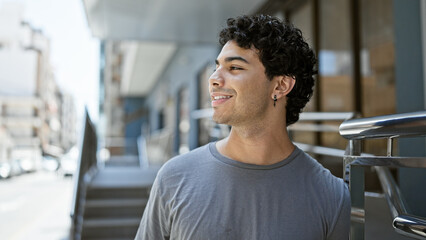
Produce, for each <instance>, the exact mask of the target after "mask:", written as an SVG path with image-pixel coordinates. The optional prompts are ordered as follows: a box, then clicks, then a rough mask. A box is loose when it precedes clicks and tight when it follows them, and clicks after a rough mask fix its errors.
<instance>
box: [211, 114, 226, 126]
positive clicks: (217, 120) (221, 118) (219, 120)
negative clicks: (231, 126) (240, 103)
mask: <svg viewBox="0 0 426 240" xmlns="http://www.w3.org/2000/svg"><path fill="white" fill-rule="evenodd" d="M213 121H214V122H215V123H217V124H227V122H228V121H227V120H226V118H225V117H224V116H222V115H220V116H218V114H216V113H215V114H213Z"/></svg>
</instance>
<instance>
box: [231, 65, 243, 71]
mask: <svg viewBox="0 0 426 240" xmlns="http://www.w3.org/2000/svg"><path fill="white" fill-rule="evenodd" d="M230 69H231V70H242V68H240V67H235V66H232V67H230Z"/></svg>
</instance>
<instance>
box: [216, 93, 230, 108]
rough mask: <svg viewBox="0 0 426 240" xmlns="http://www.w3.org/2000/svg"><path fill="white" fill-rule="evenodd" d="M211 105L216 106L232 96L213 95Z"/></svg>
mask: <svg viewBox="0 0 426 240" xmlns="http://www.w3.org/2000/svg"><path fill="white" fill-rule="evenodd" d="M211 98H212V107H217V106H219V105H220V104H222V103H225V102H226V101H228V100H229V99H230V98H232V96H231V95H213V96H212V97H211Z"/></svg>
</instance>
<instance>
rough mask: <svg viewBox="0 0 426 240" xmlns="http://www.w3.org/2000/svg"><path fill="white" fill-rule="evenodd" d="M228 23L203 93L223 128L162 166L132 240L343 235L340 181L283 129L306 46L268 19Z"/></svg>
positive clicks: (301, 77)
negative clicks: (221, 134)
mask: <svg viewBox="0 0 426 240" xmlns="http://www.w3.org/2000/svg"><path fill="white" fill-rule="evenodd" d="M227 24H228V26H227V27H226V28H225V29H223V30H222V31H221V33H220V43H221V45H222V46H223V48H222V51H221V52H220V54H219V56H218V57H217V60H216V70H215V72H214V73H213V74H212V75H211V77H210V79H209V91H210V94H211V99H212V107H213V109H214V115H213V119H214V120H215V121H216V122H218V123H222V124H228V125H231V126H232V129H231V132H230V134H229V136H228V137H226V138H225V139H222V140H220V141H218V142H215V143H210V144H207V145H205V146H203V147H200V148H198V149H195V150H193V151H192V152H190V153H188V154H185V155H181V156H178V157H175V158H173V159H171V160H170V161H168V162H167V163H166V164H165V165H164V166H163V167H162V169H161V170H160V171H159V173H158V176H157V179H156V180H155V182H154V184H153V187H152V191H151V195H150V199H149V202H148V205H147V207H146V209H145V212H144V215H143V217H142V221H141V224H140V227H139V230H138V233H137V236H136V239H150V240H157V239H181V240H187V239H203V240H204V239H213V240H216V239H217V240H223V239H233V240H235V239H238V240H247V239H257V240H267V239H289V240H295V239H296V240H298V239H307V240H308V239H309V240H318V239H336V240H342V239H348V235H349V225H350V199H349V192H348V189H347V187H346V185H345V184H344V182H343V181H342V180H341V179H338V178H336V177H334V176H333V175H332V174H331V173H330V172H329V171H328V170H326V169H324V168H323V167H322V166H321V165H320V164H319V163H318V162H317V161H315V160H314V159H312V158H311V157H309V156H308V155H307V154H305V153H304V152H302V151H301V150H300V149H298V148H297V147H295V146H294V145H293V143H292V142H291V140H290V138H289V137H288V133H287V129H286V126H288V125H289V124H292V123H294V122H296V121H297V120H298V118H299V113H300V112H301V110H302V108H303V107H304V106H305V105H306V103H307V102H308V101H309V99H310V97H311V95H312V92H313V85H314V80H313V77H312V76H313V75H314V74H315V73H316V71H315V64H316V59H315V56H314V53H313V51H312V50H311V49H310V48H309V46H308V44H307V43H306V42H305V41H304V40H303V38H302V34H301V32H300V30H298V29H296V28H294V27H293V26H291V25H286V24H283V23H282V22H280V21H279V20H278V19H276V18H273V17H270V16H264V15H259V16H242V17H238V18H235V19H228V22H227Z"/></svg>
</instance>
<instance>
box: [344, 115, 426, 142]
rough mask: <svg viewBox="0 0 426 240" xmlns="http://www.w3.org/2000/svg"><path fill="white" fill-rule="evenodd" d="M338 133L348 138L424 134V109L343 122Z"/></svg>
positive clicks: (425, 116) (425, 125)
mask: <svg viewBox="0 0 426 240" xmlns="http://www.w3.org/2000/svg"><path fill="white" fill-rule="evenodd" d="M339 132H340V135H341V136H343V137H344V138H347V139H350V140H357V139H368V138H396V137H415V136H423V135H426V111H419V112H413V113H402V114H393V115H385V116H378V117H370V118H360V119H351V120H347V121H345V122H343V123H342V124H341V125H340V128H339Z"/></svg>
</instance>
